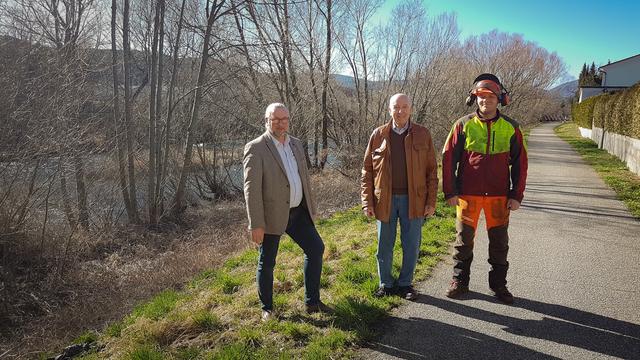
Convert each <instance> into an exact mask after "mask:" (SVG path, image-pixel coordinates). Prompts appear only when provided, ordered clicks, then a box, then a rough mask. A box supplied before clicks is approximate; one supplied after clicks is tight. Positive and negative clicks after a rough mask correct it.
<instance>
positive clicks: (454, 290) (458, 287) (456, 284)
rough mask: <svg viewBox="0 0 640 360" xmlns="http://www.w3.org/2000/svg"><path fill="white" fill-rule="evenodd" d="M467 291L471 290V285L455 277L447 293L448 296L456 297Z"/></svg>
mask: <svg viewBox="0 0 640 360" xmlns="http://www.w3.org/2000/svg"><path fill="white" fill-rule="evenodd" d="M467 292H469V286H467V285H462V284H461V283H460V281H458V280H457V279H453V280H451V284H449V289H447V292H446V293H445V295H447V297H448V298H452V299H456V298H458V297H459V296H460V295H462V294H464V293H467Z"/></svg>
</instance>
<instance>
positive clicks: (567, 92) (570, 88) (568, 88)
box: [551, 80, 578, 98]
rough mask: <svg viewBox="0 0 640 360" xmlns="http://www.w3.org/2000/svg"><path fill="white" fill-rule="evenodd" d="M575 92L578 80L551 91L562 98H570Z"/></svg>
mask: <svg viewBox="0 0 640 360" xmlns="http://www.w3.org/2000/svg"><path fill="white" fill-rule="evenodd" d="M577 90H578V80H571V81H568V82H566V83H564V84H560V85H558V86H556V87H554V88H553V89H551V91H552V92H557V93H558V94H559V95H560V97H562V98H570V97H572V96H574V95H575V94H576V91H577Z"/></svg>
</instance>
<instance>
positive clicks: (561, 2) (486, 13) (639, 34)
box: [376, 0, 640, 80]
mask: <svg viewBox="0 0 640 360" xmlns="http://www.w3.org/2000/svg"><path fill="white" fill-rule="evenodd" d="M400 1H402V0H387V1H386V2H385V3H384V4H383V5H382V7H381V8H380V10H379V11H378V14H377V16H376V18H377V19H376V20H377V21H384V20H390V21H392V19H389V17H390V14H391V9H393V7H394V6H395V5H396V4H397V3H398V2H400ZM423 3H424V5H425V6H426V8H427V12H428V13H429V14H430V16H431V15H438V14H441V13H443V12H456V13H457V16H458V27H459V28H460V30H461V36H462V39H465V38H466V37H468V36H471V35H479V34H482V33H486V32H489V31H491V30H493V29H498V30H499V31H502V32H507V33H518V34H522V35H523V36H524V38H525V39H526V40H529V41H533V42H536V43H537V44H538V45H539V46H541V47H544V48H546V49H547V50H549V51H551V52H553V51H555V52H556V53H557V54H558V55H559V56H560V57H562V58H563V60H564V61H565V63H566V64H567V70H568V76H569V77H571V78H577V77H578V74H579V73H580V69H581V68H582V64H583V63H585V62H586V63H588V64H591V62H595V63H596V66H598V65H605V64H606V63H607V61H609V60H611V62H614V61H617V60H621V59H624V58H627V57H629V56H633V55H637V54H640V1H638V0H608V1H594V0H582V1H579V0H555V1H552V0H538V1H535V0H529V1H519V0H512V1H498V0H493V1H487V0H484V1H472V0H423ZM566 80H569V78H567V79H566Z"/></svg>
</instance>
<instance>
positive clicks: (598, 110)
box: [572, 83, 640, 139]
mask: <svg viewBox="0 0 640 360" xmlns="http://www.w3.org/2000/svg"><path fill="white" fill-rule="evenodd" d="M572 118H573V121H574V122H575V123H576V124H577V125H578V126H580V127H583V128H591V124H592V123H593V126H595V127H599V128H604V129H605V130H606V131H608V132H613V133H616V134H620V135H625V136H629V137H633V138H636V139H640V83H638V84H636V85H634V86H633V87H631V88H629V89H626V90H624V91H618V92H615V93H613V94H602V95H598V96H594V97H591V98H589V99H587V100H585V101H583V102H581V103H580V104H576V105H574V106H573V108H572Z"/></svg>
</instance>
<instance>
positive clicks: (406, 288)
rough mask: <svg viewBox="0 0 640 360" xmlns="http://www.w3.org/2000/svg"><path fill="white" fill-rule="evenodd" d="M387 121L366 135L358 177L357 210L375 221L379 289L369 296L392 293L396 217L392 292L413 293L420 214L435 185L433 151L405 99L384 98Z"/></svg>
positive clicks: (428, 207) (427, 211)
mask: <svg viewBox="0 0 640 360" xmlns="http://www.w3.org/2000/svg"><path fill="white" fill-rule="evenodd" d="M389 114H390V115H391V120H390V121H389V122H388V123H387V124H385V125H383V126H380V127H378V128H377V129H375V130H374V131H373V134H371V138H370V139H369V145H368V146H367V150H366V152H365V154H364V166H363V167H362V177H361V198H362V209H363V211H364V213H365V215H367V216H369V217H375V218H376V219H377V225H378V252H377V254H376V257H377V260H378V275H379V278H380V283H379V285H380V286H379V288H378V290H377V291H376V292H375V294H374V295H375V296H377V297H382V296H386V295H391V294H394V293H396V289H395V285H396V284H395V281H394V279H393V276H392V274H391V269H392V263H393V246H394V244H395V240H396V226H397V224H398V221H400V241H401V242H402V268H401V270H400V275H399V277H398V280H397V285H398V289H397V292H398V293H399V295H400V296H402V297H404V298H405V299H407V300H413V299H415V298H416V295H417V293H416V291H415V290H414V289H413V286H412V281H413V273H414V271H415V268H416V263H417V261H418V252H419V250H420V242H421V239H422V230H421V229H422V225H423V223H424V221H425V217H428V216H431V215H433V213H434V212H435V206H436V195H437V190H438V175H437V165H436V156H435V151H434V148H433V142H432V140H431V134H430V133H429V130H427V129H426V128H425V127H423V126H420V125H418V124H415V123H413V122H411V121H410V117H411V100H410V99H409V97H408V96H407V95H405V94H396V95H393V96H392V97H391V99H390V100H389Z"/></svg>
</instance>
